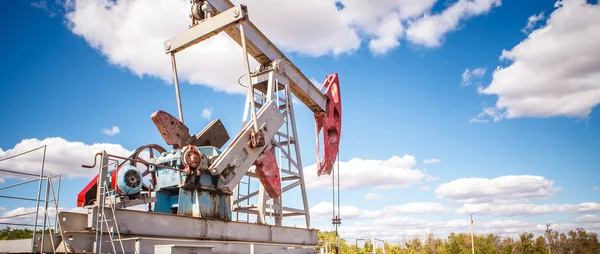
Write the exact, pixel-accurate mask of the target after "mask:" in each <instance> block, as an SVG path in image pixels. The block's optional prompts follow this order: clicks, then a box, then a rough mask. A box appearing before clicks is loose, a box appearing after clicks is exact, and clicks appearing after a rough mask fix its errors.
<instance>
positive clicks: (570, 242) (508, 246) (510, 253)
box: [0, 227, 600, 254]
mask: <svg viewBox="0 0 600 254" xmlns="http://www.w3.org/2000/svg"><path fill="white" fill-rule="evenodd" d="M38 233H41V231H39V232H38ZM46 233H48V230H46ZM32 236H33V230H31V229H18V228H10V227H7V228H5V229H1V230H0V240H16V239H28V238H31V237H32ZM319 240H320V242H321V244H320V245H321V246H323V245H324V244H325V242H329V243H330V244H329V249H330V250H331V247H333V246H335V245H333V243H335V232H333V231H326V232H319ZM474 240H475V253H478V254H548V253H549V252H548V245H547V239H546V237H545V236H538V237H534V234H533V233H522V234H520V235H519V237H517V238H511V237H500V236H498V235H493V234H489V235H475V236H474ZM339 244H340V253H343V254H357V253H368V252H370V253H372V252H373V245H372V244H371V243H368V242H367V243H365V244H364V245H363V246H358V247H357V246H355V245H354V243H347V242H346V240H345V239H343V238H340V241H339ZM377 246H378V247H379V246H380V245H377ZM384 246H385V253H386V254H430V253H431V254H433V253H440V254H457V253H465V254H469V253H471V235H470V234H465V233H460V234H455V233H451V234H450V235H449V236H448V237H447V238H445V239H442V238H438V237H435V236H434V235H433V234H429V235H427V237H425V240H424V241H423V240H421V238H418V237H415V238H411V239H404V241H403V243H399V244H392V243H388V242H385V243H384ZM550 251H552V253H555V254H600V242H598V234H596V233H591V232H590V233H588V232H586V231H585V230H584V229H583V228H577V229H575V230H571V231H569V232H567V233H559V232H556V231H554V232H552V233H550ZM375 252H377V253H383V250H382V249H381V248H377V249H376V250H375ZM330 253H333V251H330Z"/></svg>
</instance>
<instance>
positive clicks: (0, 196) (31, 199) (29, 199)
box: [0, 195, 46, 207]
mask: <svg viewBox="0 0 600 254" xmlns="http://www.w3.org/2000/svg"><path fill="white" fill-rule="evenodd" d="M0 198H8V199H17V200H25V201H38V200H39V201H42V202H46V200H43V199H35V198H21V197H13V196H4V195H0ZM36 207H37V206H36Z"/></svg>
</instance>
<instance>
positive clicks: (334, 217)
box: [331, 150, 342, 254]
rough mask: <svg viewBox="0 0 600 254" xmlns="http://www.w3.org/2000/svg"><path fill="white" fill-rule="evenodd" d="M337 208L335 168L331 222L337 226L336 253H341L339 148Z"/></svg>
mask: <svg viewBox="0 0 600 254" xmlns="http://www.w3.org/2000/svg"><path fill="white" fill-rule="evenodd" d="M337 160H338V161H337V210H336V202H335V201H336V200H335V196H336V195H335V192H336V178H335V177H336V173H335V170H333V171H332V174H331V186H332V218H331V224H332V225H334V226H335V253H336V254H337V253H339V251H340V245H339V239H340V236H339V232H338V227H339V226H340V225H341V224H342V218H341V217H340V152H339V150H338V154H337Z"/></svg>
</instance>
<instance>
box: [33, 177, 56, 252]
mask: <svg viewBox="0 0 600 254" xmlns="http://www.w3.org/2000/svg"><path fill="white" fill-rule="evenodd" d="M50 180H51V178H50V177H46V200H44V201H45V202H44V225H42V240H41V243H40V253H44V234H45V233H46V232H45V231H46V220H47V219H48V213H46V211H48V199H49V198H50ZM48 231H49V232H48V235H50V230H48ZM50 237H52V236H51V235H50ZM34 241H35V239H34Z"/></svg>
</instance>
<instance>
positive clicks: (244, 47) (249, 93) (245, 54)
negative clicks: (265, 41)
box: [240, 22, 258, 131]
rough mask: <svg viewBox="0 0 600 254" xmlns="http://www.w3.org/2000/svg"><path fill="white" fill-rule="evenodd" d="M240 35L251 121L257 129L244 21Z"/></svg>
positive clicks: (241, 24) (255, 129) (256, 129)
mask: <svg viewBox="0 0 600 254" xmlns="http://www.w3.org/2000/svg"><path fill="white" fill-rule="evenodd" d="M240 35H241V41H242V53H243V54H244V65H245V66H246V79H247V80H248V97H249V98H250V99H249V100H250V113H251V114H252V122H253V123H254V131H258V123H257V122H256V109H255V108H254V107H255V106H254V88H253V86H252V78H251V77H250V62H249V61H248V48H247V47H246V35H244V22H242V23H240Z"/></svg>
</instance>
